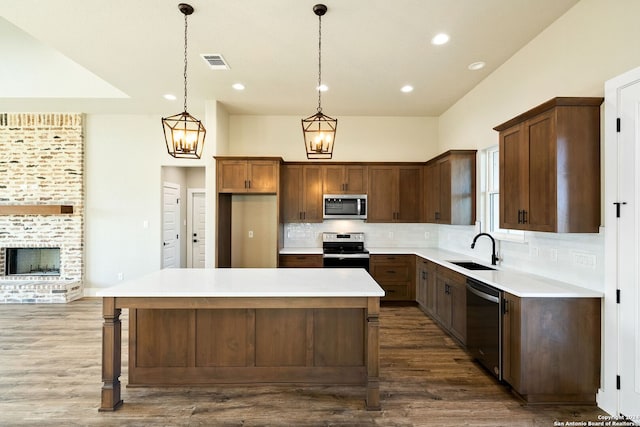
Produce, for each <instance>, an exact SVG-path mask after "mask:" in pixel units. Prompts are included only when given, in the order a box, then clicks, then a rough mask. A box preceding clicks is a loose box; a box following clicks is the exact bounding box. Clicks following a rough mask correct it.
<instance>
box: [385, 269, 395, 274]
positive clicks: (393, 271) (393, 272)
mask: <svg viewBox="0 0 640 427" xmlns="http://www.w3.org/2000/svg"><path fill="white" fill-rule="evenodd" d="M387 273H389V274H396V272H395V270H387Z"/></svg>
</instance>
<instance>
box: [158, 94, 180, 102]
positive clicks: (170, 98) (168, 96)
mask: <svg viewBox="0 0 640 427" xmlns="http://www.w3.org/2000/svg"><path fill="white" fill-rule="evenodd" d="M162 97H163V98H164V99H168V100H169V101H175V100H176V99H177V98H176V96H175V95H173V94H170V93H167V94H164V95H162Z"/></svg>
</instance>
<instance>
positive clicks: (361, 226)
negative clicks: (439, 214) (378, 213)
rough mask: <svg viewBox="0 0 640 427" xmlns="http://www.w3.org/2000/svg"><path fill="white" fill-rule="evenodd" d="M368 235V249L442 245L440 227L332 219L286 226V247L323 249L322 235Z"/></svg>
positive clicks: (366, 242) (366, 241)
mask: <svg viewBox="0 0 640 427" xmlns="http://www.w3.org/2000/svg"><path fill="white" fill-rule="evenodd" d="M325 231H333V232H340V233H349V232H364V233H365V246H366V247H368V248H383V247H384V248H388V247H409V248H428V247H434V246H438V225H436V224H370V223H367V222H364V221H358V220H331V221H325V222H323V223H314V224H310V223H300V224H298V223H291V224H285V227H284V246H285V247H287V248H314V247H318V248H320V247H322V233H323V232H325Z"/></svg>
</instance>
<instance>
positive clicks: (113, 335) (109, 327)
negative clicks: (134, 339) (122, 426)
mask: <svg viewBox="0 0 640 427" xmlns="http://www.w3.org/2000/svg"><path fill="white" fill-rule="evenodd" d="M120 312H121V310H120V309H119V308H116V299H115V298H103V299H102V317H103V318H104V323H103V324H102V382H103V385H102V401H101V404H100V409H98V410H99V411H100V412H106V411H109V412H111V411H115V410H116V409H118V407H120V406H121V405H122V399H121V398H120V369H121V365H122V361H121V351H122V349H121V345H122V324H121V322H120Z"/></svg>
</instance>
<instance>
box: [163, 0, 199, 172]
mask: <svg viewBox="0 0 640 427" xmlns="http://www.w3.org/2000/svg"><path fill="white" fill-rule="evenodd" d="M178 9H180V12H182V13H183V14H184V111H183V112H182V113H179V114H176V115H173V116H170V117H164V118H163V119H162V128H163V129H164V139H165V142H166V143H167V151H168V152H169V154H170V155H171V156H173V157H176V158H183V159H199V158H200V157H201V156H202V149H203V148H204V137H205V134H206V133H207V131H206V129H205V128H204V126H203V124H202V122H201V121H200V120H198V119H196V118H195V117H193V116H192V115H191V114H189V113H187V16H189V15H191V14H192V13H193V7H192V6H191V5H188V4H186V3H180V4H179V5H178Z"/></svg>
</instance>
